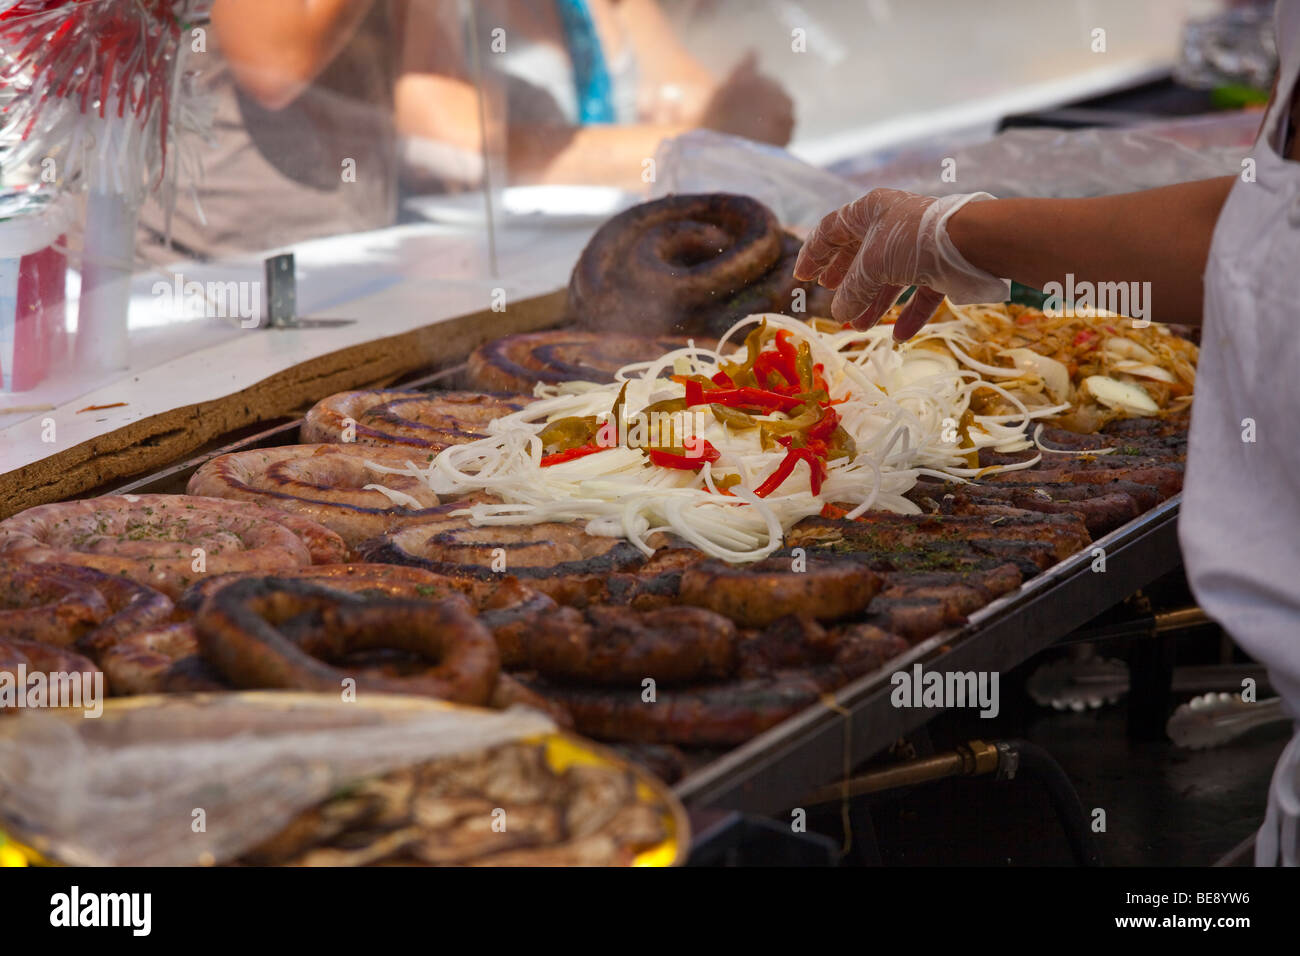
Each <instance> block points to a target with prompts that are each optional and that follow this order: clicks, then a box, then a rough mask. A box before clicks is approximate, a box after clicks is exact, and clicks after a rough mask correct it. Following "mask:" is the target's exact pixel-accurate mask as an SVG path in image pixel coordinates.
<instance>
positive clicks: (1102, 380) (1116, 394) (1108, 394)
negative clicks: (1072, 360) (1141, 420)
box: [1083, 375, 1160, 415]
mask: <svg viewBox="0 0 1300 956" xmlns="http://www.w3.org/2000/svg"><path fill="white" fill-rule="evenodd" d="M1083 385H1084V387H1085V388H1086V389H1087V390H1088V391H1089V392H1090V393H1091V394H1092V397H1093V398H1095V399H1097V401H1099V402H1101V404H1103V405H1105V406H1106V407H1107V408H1118V409H1120V410H1122V411H1126V412H1129V413H1130V414H1132V415H1154V414H1156V413H1157V412H1159V411H1160V406H1159V405H1157V404H1156V403H1155V402H1154V401H1152V400H1151V396H1150V395H1148V394H1147V393H1146V390H1145V389H1143V388H1142V386H1141V385H1137V384H1134V383H1133V382H1121V381H1118V380H1117V379H1113V378H1110V377H1108V376H1105V375H1089V376H1088V377H1087V378H1085V379H1084V380H1083Z"/></svg>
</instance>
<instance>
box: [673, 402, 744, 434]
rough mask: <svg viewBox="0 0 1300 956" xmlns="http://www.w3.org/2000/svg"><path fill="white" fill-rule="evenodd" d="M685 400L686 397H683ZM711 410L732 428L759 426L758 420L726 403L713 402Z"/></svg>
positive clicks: (714, 415) (718, 418) (719, 419)
mask: <svg viewBox="0 0 1300 956" xmlns="http://www.w3.org/2000/svg"><path fill="white" fill-rule="evenodd" d="M683 401H684V399H683ZM709 411H711V412H713V417H714V418H716V419H717V420H718V421H720V422H721V423H722V424H724V425H730V426H731V427H732V428H739V429H742V430H743V429H746V428H757V427H758V420H757V419H755V418H753V417H752V416H750V415H746V414H745V413H744V412H741V411H737V410H736V409H734V408H728V407H727V406H726V405H718V404H716V403H715V404H712V405H710V406H709Z"/></svg>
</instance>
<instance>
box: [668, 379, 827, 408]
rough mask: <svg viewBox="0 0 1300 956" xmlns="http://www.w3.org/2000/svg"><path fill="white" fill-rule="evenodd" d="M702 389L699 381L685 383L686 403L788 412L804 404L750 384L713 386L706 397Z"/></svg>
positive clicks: (690, 404) (787, 396)
mask: <svg viewBox="0 0 1300 956" xmlns="http://www.w3.org/2000/svg"><path fill="white" fill-rule="evenodd" d="M704 394H705V393H704V389H703V387H701V385H700V383H699V382H687V383H686V405H687V407H690V406H692V405H704V404H712V403H715V402H716V403H717V404H719V405H727V406H730V407H731V408H740V407H748V406H756V407H758V408H761V409H763V410H765V411H769V412H770V411H772V410H773V409H778V408H779V409H780V410H781V411H783V412H788V411H790V410H791V409H793V408H798V407H799V406H800V405H802V404H804V403H803V402H802V401H801V400H800V399H798V398H794V397H792V396H789V395H780V394H778V393H776V392H773V391H769V390H767V389H763V388H754V387H753V386H750V385H742V386H740V387H739V388H714V389H710V390H709V392H708V398H705V397H704Z"/></svg>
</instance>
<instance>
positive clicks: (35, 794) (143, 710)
mask: <svg viewBox="0 0 1300 956" xmlns="http://www.w3.org/2000/svg"><path fill="white" fill-rule="evenodd" d="M133 704H135V702H134V701H133V702H131V703H130V704H127V705H125V706H120V707H118V708H109V709H108V710H107V711H106V712H105V715H104V717H103V718H101V719H99V720H86V719H80V718H70V717H68V716H66V715H59V714H57V713H52V712H40V711H29V712H26V713H24V714H23V715H22V716H21V717H17V718H13V719H11V720H9V721H3V722H0V807H3V808H4V809H3V820H0V825H3V826H5V828H6V829H9V830H10V831H11V832H12V834H13V835H14V836H16V837H17V838H18V839H20V840H22V841H23V842H28V843H34V844H36V849H39V850H40V851H41V852H42V853H45V854H47V855H51V856H53V857H54V858H56V859H58V860H60V861H62V862H65V863H70V864H75V865H111V866H180V865H187V864H195V863H210V862H225V861H229V860H233V859H236V858H237V857H238V856H239V855H240V854H241V853H243V852H245V851H246V850H248V849H249V848H251V847H253V846H255V845H256V844H258V843H259V842H261V841H262V840H264V839H266V838H268V837H270V836H272V835H274V834H275V833H277V832H279V831H280V830H281V829H282V828H283V827H284V826H285V825H286V824H287V823H288V822H289V820H290V819H292V817H293V816H294V815H295V814H296V813H298V812H300V811H302V810H304V809H306V808H308V807H311V806H314V805H315V804H317V803H320V802H321V801H322V800H324V799H325V798H327V797H328V796H330V795H331V794H333V793H336V792H337V791H338V790H339V789H341V788H343V787H345V786H347V785H348V784H349V783H350V782H354V781H357V780H360V779H363V778H366V777H371V776H375V775H378V774H382V773H385V772H388V771H390V770H394V769H396V768H398V767H402V766H407V765H410V764H412V763H416V762H420V761H423V760H428V759H432V758H435V757H442V756H447V755H451V754H456V753H465V752H468V751H472V750H479V749H483V748H486V747H490V746H493V745H495V744H499V743H503V742H506V741H510V740H518V739H521V738H524V737H530V736H533V735H536V734H543V733H547V732H550V731H553V730H554V729H555V728H554V725H553V724H552V723H551V722H550V720H549V719H548V718H546V717H544V716H542V715H540V714H538V713H536V712H535V711H530V710H522V709H512V710H508V711H503V712H497V711H477V710H470V709H464V708H452V707H446V706H441V705H436V704H430V703H429V702H425V701H420V700H409V699H405V698H393V697H390V698H384V699H374V700H373V701H372V702H366V703H363V702H357V703H342V702H341V701H339V700H337V699H334V698H331V697H328V696H325V695H305V694H285V693H251V694H221V695H213V696H211V697H193V698H186V697H176V698H165V699H163V698H155V699H153V700H152V701H149V702H147V703H145V704H144V705H143V706H132V705H133ZM197 811H202V813H201V814H200V813H199V812H197Z"/></svg>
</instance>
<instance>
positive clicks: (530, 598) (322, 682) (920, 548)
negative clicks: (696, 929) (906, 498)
mask: <svg viewBox="0 0 1300 956" xmlns="http://www.w3.org/2000/svg"><path fill="white" fill-rule="evenodd" d="M596 341H597V339H596V337H595V336H591V335H588V334H586V333H580V332H579V333H574V332H563V333H539V334H535V335H532V336H528V335H524V336H512V337H510V338H509V339H507V340H503V341H501V342H497V343H493V344H491V345H490V346H487V347H485V348H483V349H481V350H480V351H479V352H478V353H476V356H475V358H474V360H473V361H472V362H471V363H470V368H471V375H472V376H473V378H472V384H473V385H474V387H476V388H480V389H484V391H467V392H443V393H428V394H426V393H421V392H406V391H392V390H371V391H363V392H348V393H344V394H341V395H335V396H331V397H330V398H327V399H325V400H323V401H322V402H320V403H318V404H317V406H316V407H315V408H313V409H312V411H311V412H310V413H309V414H308V416H307V418H306V421H305V423H304V426H303V429H302V440H303V441H304V442H305V444H302V445H291V446H285V447H273V448H261V449H256V450H251V451H244V452H236V453H234V454H229V455H223V456H221V457H218V458H216V459H214V460H212V461H210V462H208V463H207V464H205V465H204V466H203V467H202V468H200V469H199V471H198V472H197V473H196V474H195V475H194V476H193V478H192V479H191V481H190V485H189V488H188V489H187V490H188V492H189V494H187V495H139V496H134V495H119V496H109V497H103V498H97V499H89V500H83V501H74V502H66V503H62V504H51V505H43V506H40V507H37V508H32V509H30V510H28V511H26V512H23V513H21V514H19V515H17V516H15V517H13V518H10V519H8V520H6V521H3V522H0V560H3V561H5V562H7V564H6V566H5V568H4V569H3V572H0V574H2V580H3V582H4V583H3V585H2V587H3V589H4V590H3V601H4V607H3V609H0V669H11V670H12V669H13V668H14V667H15V665H16V664H18V663H25V664H27V666H28V669H29V670H37V669H39V670H63V671H69V670H86V669H95V668H100V669H102V670H103V672H104V674H105V675H106V678H107V682H108V685H109V688H110V691H111V692H113V693H118V694H132V693H144V692H157V691H162V692H167V691H183V690H195V689H219V688H230V687H240V688H258V687H270V688H301V689H310V690H329V691H340V690H341V691H342V692H343V693H367V692H397V693H417V694H426V695H431V696H434V697H440V698H444V699H448V700H453V701H458V702H461V703H466V704H475V705H488V706H507V705H510V704H513V703H524V704H527V705H531V706H535V707H540V708H543V709H547V710H549V711H550V712H551V713H553V714H556V715H557V716H559V717H560V719H561V720H562V721H563V720H567V719H568V718H569V717H571V719H572V722H573V725H574V726H575V727H576V729H577V730H578V731H579V732H582V733H584V734H588V735H590V736H593V737H597V738H601V739H605V740H611V741H625V742H636V743H641V744H675V745H685V746H704V747H723V746H730V745H734V744H736V743H739V742H742V741H744V740H747V739H749V738H750V737H752V736H754V735H755V734H758V733H760V732H762V731H763V730H765V729H767V728H769V727H771V726H773V725H775V724H776V723H779V722H780V721H781V720H784V719H785V718H786V717H788V716H790V715H791V714H793V713H796V712H797V711H799V710H801V709H803V708H805V707H807V706H809V705H810V704H813V703H815V702H816V701H817V700H818V699H819V698H820V697H821V696H822V695H824V694H825V693H827V692H828V691H832V690H834V689H836V688H838V687H840V686H842V685H844V684H845V683H847V682H849V681H851V680H853V679H855V678H857V677H859V676H860V675H863V674H866V673H868V672H871V671H874V670H877V669H879V668H881V667H883V666H885V665H886V664H887V663H888V661H889V660H890V659H892V658H894V657H896V656H897V655H898V654H900V653H902V652H903V651H904V650H905V649H906V648H907V647H908V646H909V645H911V644H914V643H916V642H918V641H920V640H923V639H925V638H927V637H929V636H931V635H933V634H935V633H937V632H939V631H941V630H943V629H945V628H948V627H952V626H955V625H958V624H960V623H962V622H963V621H964V620H965V619H966V617H967V616H968V615H970V614H971V613H972V612H973V611H974V610H976V609H978V608H980V607H982V606H984V605H985V604H987V603H988V602H989V601H991V600H993V599H995V598H996V597H998V596H999V595H1002V594H1006V593H1007V592H1009V591H1012V590H1014V589H1016V588H1017V587H1018V586H1019V585H1020V584H1021V582H1022V581H1024V580H1025V579H1027V578H1029V577H1032V576H1033V575H1035V574H1037V573H1039V572H1040V571H1041V570H1043V569H1045V568H1047V567H1049V566H1051V565H1052V564H1054V563H1056V562H1057V561H1059V560H1061V559H1062V558H1064V557H1066V556H1068V555H1070V554H1073V553H1075V552H1077V551H1079V550H1080V549H1083V548H1085V547H1086V546H1087V545H1088V543H1089V542H1090V541H1091V540H1092V538H1093V537H1094V536H1096V535H1099V534H1102V533H1105V532H1106V531H1108V530H1110V529H1112V528H1114V527H1118V526H1119V525H1120V524H1123V523H1124V522H1126V521H1128V520H1129V519H1131V518H1132V517H1135V516H1136V515H1138V514H1141V513H1142V512H1144V511H1146V510H1147V509H1149V508H1150V507H1152V506H1153V505H1154V504H1155V503H1156V502H1158V501H1160V500H1163V499H1164V498H1167V497H1168V496H1170V495H1171V494H1174V493H1176V492H1177V490H1178V489H1179V488H1180V486H1181V480H1182V461H1183V459H1184V456H1185V441H1186V421H1185V420H1183V419H1163V420H1156V419H1132V420H1127V421H1120V422H1115V423H1113V424H1111V425H1109V426H1107V428H1106V429H1105V430H1104V431H1103V432H1102V433H1100V434H1096V435H1077V434H1073V433H1070V432H1062V431H1057V430H1052V429H1048V430H1046V431H1045V432H1044V433H1043V434H1042V435H1041V436H1040V437H1041V440H1042V442H1043V444H1044V446H1045V447H1048V448H1059V449H1060V450H1061V452H1062V453H1061V454H1053V453H1052V452H1050V451H1049V452H1046V453H1045V454H1044V462H1043V463H1042V464H1040V465H1039V466H1037V467H1035V468H1031V469H1026V470H1021V471H1012V472H1006V473H1003V474H1000V475H997V476H993V477H990V478H988V479H986V480H983V481H979V482H975V483H971V484H966V485H960V486H957V485H946V484H944V483H941V482H937V481H931V480H928V479H927V480H923V481H921V482H920V483H918V485H917V486H916V487H915V489H914V490H913V491H912V492H911V497H912V499H913V501H915V502H916V503H917V504H918V506H919V507H920V508H921V510H922V512H923V513H922V514H921V515H896V514H889V513H883V512H869V513H867V514H865V515H863V516H862V517H860V518H857V519H854V520H846V519H845V518H842V517H836V516H835V515H836V514H838V513H840V512H838V511H837V509H836V508H835V507H834V506H833V505H832V506H828V507H827V509H826V510H825V512H824V513H823V516H821V517H814V518H808V519H805V520H804V521H802V522H800V523H799V524H798V525H796V526H795V527H794V528H793V529H792V531H791V532H790V533H789V535H788V536H787V540H786V547H785V549H784V550H782V551H779V552H777V553H776V554H775V555H773V556H772V557H770V558H768V559H766V560H764V561H761V562H758V563H756V564H750V565H744V566H728V565H726V564H724V563H722V562H719V561H716V560H710V559H707V558H706V556H705V555H703V554H702V553H700V552H698V551H696V550H695V549H694V548H692V547H690V546H689V545H686V544H684V543H683V542H680V541H676V540H673V539H671V538H669V537H666V536H662V537H661V538H660V539H659V540H658V541H656V542H655V544H657V545H658V549H657V550H656V552H655V554H654V556H653V557H652V558H649V559H647V558H646V557H644V556H643V555H642V553H641V552H640V551H638V550H637V549H636V548H634V547H632V546H631V545H630V544H628V543H627V542H624V541H622V540H620V539H614V538H607V537H595V536H592V535H589V534H587V533H585V531H584V530H583V529H582V526H581V525H580V524H535V525H523V526H518V527H499V526H492V527H475V526H474V525H473V524H472V523H471V521H470V519H469V518H467V517H464V516H458V515H456V514H454V512H455V511H456V510H457V509H460V508H463V507H464V506H465V504H466V501H464V500H460V501H439V500H438V498H437V496H436V495H434V494H433V493H432V492H431V491H430V490H429V489H428V487H427V486H426V485H425V483H424V482H423V481H421V480H420V479H419V478H416V477H414V476H413V475H412V474H410V473H409V472H410V467H409V463H410V462H415V463H417V464H423V463H426V462H427V461H429V460H431V459H432V457H433V456H434V455H435V454H436V453H437V452H438V451H439V450H441V449H442V448H445V447H447V446H448V445H450V444H455V443H463V442H468V441H472V440H474V439H475V438H477V437H479V436H481V435H483V434H485V428H486V426H487V424H488V423H489V422H491V421H492V420H493V419H495V418H497V417H500V416H502V415H505V414H508V413H509V412H510V411H513V410H514V409H517V408H520V407H522V406H523V405H524V404H526V403H527V402H529V401H531V400H532V399H531V398H530V397H528V394H527V393H528V392H530V391H531V388H532V386H533V384H535V383H536V382H538V381H549V380H552V379H554V378H555V377H556V376H563V377H565V378H571V377H573V374H574V373H573V366H574V365H575V363H576V364H578V365H581V366H582V368H583V369H584V371H583V373H582V374H583V375H584V376H585V377H587V378H591V379H599V378H602V377H605V378H608V376H609V375H610V374H612V371H613V369H615V368H617V367H619V366H621V365H623V364H625V363H627V362H629V361H634V360H637V359H642V360H644V359H649V358H652V357H654V356H657V355H659V354H661V353H662V351H663V350H664V349H665V348H670V347H673V344H674V343H673V342H670V341H664V340H661V339H634V338H631V337H623V338H621V339H618V340H617V341H615V340H612V339H611V338H610V337H608V336H605V337H601V339H600V340H599V341H601V342H602V347H601V348H595V347H593V343H595V342H596ZM502 388H505V389H510V390H512V391H511V392H508V393H505V394H502V393H499V392H493V391H491V389H502ZM1105 448H1111V449H1115V450H1114V451H1113V452H1112V453H1110V454H1106V455H1096V456H1092V455H1089V454H1088V452H1089V451H1094V450H1097V451H1099V450H1102V449H1105ZM982 454H983V457H982V464H985V465H992V464H999V463H1004V462H1006V461H1008V460H1011V459H1009V458H1007V457H1005V456H997V455H993V454H989V453H982ZM1012 457H1013V458H1014V457H1016V456H1012ZM403 472H406V473H403ZM377 486H382V487H377ZM480 500H481V499H480Z"/></svg>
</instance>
